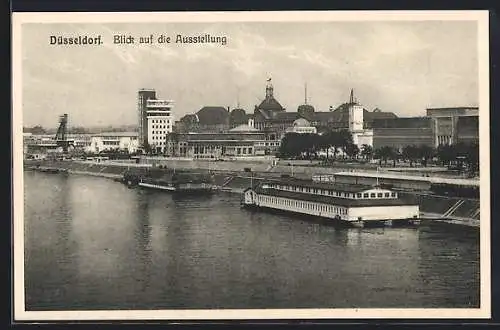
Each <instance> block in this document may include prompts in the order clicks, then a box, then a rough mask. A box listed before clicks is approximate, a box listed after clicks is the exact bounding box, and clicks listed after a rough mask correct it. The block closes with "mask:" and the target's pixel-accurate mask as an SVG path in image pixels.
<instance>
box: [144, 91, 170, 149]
mask: <svg viewBox="0 0 500 330" xmlns="http://www.w3.org/2000/svg"><path fill="white" fill-rule="evenodd" d="M173 105H174V102H173V101H170V100H148V101H147V110H146V114H147V119H148V144H149V146H150V147H151V149H153V150H154V151H156V152H164V151H165V148H166V146H167V134H168V133H171V132H172V131H173V126H174V118H173V114H172V108H173Z"/></svg>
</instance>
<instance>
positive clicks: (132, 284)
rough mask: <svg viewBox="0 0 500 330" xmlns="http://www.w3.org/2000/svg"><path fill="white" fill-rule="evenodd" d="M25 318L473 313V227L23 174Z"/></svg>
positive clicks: (475, 235)
mask: <svg viewBox="0 0 500 330" xmlns="http://www.w3.org/2000/svg"><path fill="white" fill-rule="evenodd" d="M24 180H25V181H24V187H25V192H24V194H25V255H26V260H25V287H26V308H27V310H64V309H68V310H74V309H174V308H192V309H194V308H247V309H248V308H308V307H314V308H351V307H362V308H363V307H364V308H368V307H369V308H384V307H412V308H419V307H479V234H478V233H479V231H478V230H476V229H471V228H465V227H455V226H452V225H441V226H430V227H429V226H427V225H426V226H422V227H421V228H419V229H404V228H403V229H399V228H398V229H397V228H394V229H391V228H386V229H335V228H333V227H331V226H325V225H319V224H316V223H312V222H304V221H301V220H300V219H298V218H294V217H290V216H286V215H275V214H267V213H262V212H251V211H247V210H243V209H240V207H239V196H238V195H231V194H226V193H224V194H218V195H214V196H212V197H191V198H189V197H182V198H178V197H175V196H172V195H171V194H169V193H165V192H156V191H143V190H139V189H128V188H127V187H125V186H124V185H122V184H120V183H117V182H113V181H111V180H108V179H104V178H94V177H85V176H63V175H58V174H56V175H54V174H52V175H51V174H45V173H34V172H26V173H25V174H24Z"/></svg>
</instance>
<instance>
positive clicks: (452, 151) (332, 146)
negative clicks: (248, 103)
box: [278, 130, 479, 172]
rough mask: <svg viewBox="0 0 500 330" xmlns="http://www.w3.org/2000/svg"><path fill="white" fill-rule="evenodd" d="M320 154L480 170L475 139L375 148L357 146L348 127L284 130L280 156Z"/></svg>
mask: <svg viewBox="0 0 500 330" xmlns="http://www.w3.org/2000/svg"><path fill="white" fill-rule="evenodd" d="M330 151H331V152H330ZM325 153H326V154H325ZM320 154H322V155H323V158H324V157H326V160H327V161H330V162H332V161H335V160H337V159H338V155H339V154H341V157H342V159H346V158H347V159H351V160H360V159H362V160H364V161H370V160H372V159H378V160H379V164H380V165H382V164H385V165H387V164H388V162H392V165H393V166H396V162H398V161H405V162H409V163H410V167H413V166H414V165H416V164H419V165H421V166H427V165H428V163H429V161H431V160H432V161H435V162H437V163H439V164H441V165H442V166H448V167H453V168H457V169H463V168H466V169H468V170H470V171H473V172H475V171H478V170H479V144H477V143H475V142H473V143H463V142H461V143H458V144H454V145H440V146H439V147H437V148H433V147H431V146H428V145H415V144H413V145H407V146H404V147H402V148H394V147H390V146H383V147H380V148H376V149H375V150H374V149H373V148H372V147H371V146H370V145H366V144H364V145H362V146H361V148H358V146H357V145H355V144H354V143H353V138H352V134H351V133H350V132H349V131H348V130H340V131H329V132H326V133H324V134H312V133H308V134H300V133H287V134H286V135H285V136H284V137H283V139H282V141H281V146H280V148H279V151H278V155H279V156H280V157H282V158H304V159H319V158H322V157H321V156H319V155H320Z"/></svg>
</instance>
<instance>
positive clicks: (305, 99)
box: [304, 83, 307, 104]
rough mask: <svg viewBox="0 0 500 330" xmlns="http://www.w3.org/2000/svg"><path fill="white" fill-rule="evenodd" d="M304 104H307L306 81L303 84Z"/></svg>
mask: <svg viewBox="0 0 500 330" xmlns="http://www.w3.org/2000/svg"><path fill="white" fill-rule="evenodd" d="M304 104H307V83H305V84H304Z"/></svg>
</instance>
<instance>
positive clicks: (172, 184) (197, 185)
mask: <svg viewBox="0 0 500 330" xmlns="http://www.w3.org/2000/svg"><path fill="white" fill-rule="evenodd" d="M123 180H124V182H125V183H126V184H127V185H129V186H134V185H137V186H139V187H142V188H148V189H156V190H163V191H169V192H175V193H186V194H208V193H211V192H212V191H213V190H214V189H215V186H214V184H213V179H212V177H211V176H210V175H209V174H205V173H193V172H178V173H172V172H171V171H156V172H147V173H144V174H142V175H137V174H130V173H126V174H125V175H124V178H123Z"/></svg>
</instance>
